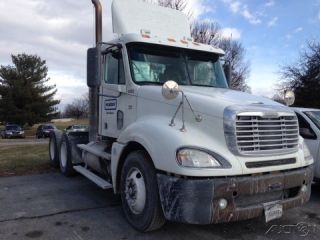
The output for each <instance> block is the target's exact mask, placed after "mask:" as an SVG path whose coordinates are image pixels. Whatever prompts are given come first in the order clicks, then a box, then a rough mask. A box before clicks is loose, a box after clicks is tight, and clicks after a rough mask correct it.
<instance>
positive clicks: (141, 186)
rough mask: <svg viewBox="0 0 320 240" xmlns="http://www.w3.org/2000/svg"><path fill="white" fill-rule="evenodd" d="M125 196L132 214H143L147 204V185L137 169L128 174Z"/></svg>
mask: <svg viewBox="0 0 320 240" xmlns="http://www.w3.org/2000/svg"><path fill="white" fill-rule="evenodd" d="M125 196H126V201H127V204H128V206H129V208H130V210H131V212H133V213H134V214H140V213H142V211H143V209H144V206H145V204H146V185H145V182H144V179H143V176H142V174H141V172H140V171H139V170H138V169H137V168H132V169H131V170H130V171H129V173H128V174H127V177H126V188H125Z"/></svg>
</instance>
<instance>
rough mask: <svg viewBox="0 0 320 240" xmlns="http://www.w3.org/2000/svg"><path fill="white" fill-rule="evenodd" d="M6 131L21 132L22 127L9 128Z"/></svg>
mask: <svg viewBox="0 0 320 240" xmlns="http://www.w3.org/2000/svg"><path fill="white" fill-rule="evenodd" d="M6 130H9V131H21V127H19V126H7V127H6Z"/></svg>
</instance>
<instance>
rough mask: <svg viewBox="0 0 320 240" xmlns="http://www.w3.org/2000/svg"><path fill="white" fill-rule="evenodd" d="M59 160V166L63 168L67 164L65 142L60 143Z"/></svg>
mask: <svg viewBox="0 0 320 240" xmlns="http://www.w3.org/2000/svg"><path fill="white" fill-rule="evenodd" d="M60 161H61V166H62V167H63V168H65V167H66V166H67V146H66V143H65V142H62V143H61V149H60Z"/></svg>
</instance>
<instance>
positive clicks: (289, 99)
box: [284, 91, 296, 106]
mask: <svg viewBox="0 0 320 240" xmlns="http://www.w3.org/2000/svg"><path fill="white" fill-rule="evenodd" d="M295 100H296V97H295V95H294V92H293V91H286V92H285V94H284V101H285V103H286V105H287V106H291V105H293V104H294V101H295Z"/></svg>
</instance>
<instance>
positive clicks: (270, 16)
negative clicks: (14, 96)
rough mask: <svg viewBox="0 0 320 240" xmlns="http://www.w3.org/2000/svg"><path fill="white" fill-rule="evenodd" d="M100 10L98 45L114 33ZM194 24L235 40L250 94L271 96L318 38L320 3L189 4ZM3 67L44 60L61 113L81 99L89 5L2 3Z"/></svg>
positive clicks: (224, 0)
mask: <svg viewBox="0 0 320 240" xmlns="http://www.w3.org/2000/svg"><path fill="white" fill-rule="evenodd" d="M101 2H102V5H103V40H104V41H108V40H110V39H112V38H114V37H115V35H114V34H113V33H112V30H111V29H112V23H111V11H110V5H111V0H101ZM188 7H189V9H190V10H192V12H193V17H194V18H195V19H196V20H200V21H201V20H202V21H215V22H218V23H219V25H220V26H221V28H222V32H223V35H224V36H226V37H230V36H231V35H232V38H233V39H237V40H238V41H240V42H241V43H242V44H243V46H244V48H245V49H246V60H247V61H249V62H250V70H251V71H250V77H249V80H248V84H249V86H250V87H251V89H252V92H253V94H256V95H262V96H268V97H272V96H273V94H274V93H275V88H276V84H277V83H279V80H280V78H279V69H280V66H281V65H285V64H292V63H294V62H295V61H296V60H297V59H298V56H299V53H300V52H301V51H303V50H304V49H305V46H306V42H307V41H312V40H317V41H319V40H320V0H304V1H301V0H189V6H188ZM0 13H1V14H0V65H10V64H12V63H11V54H18V53H27V54H37V55H39V56H40V57H41V58H42V59H45V60H46V61H47V65H48V68H49V77H50V79H51V80H50V82H49V83H50V84H56V86H57V89H58V93H57V96H56V98H58V99H60V100H61V104H60V109H61V110H63V108H64V106H65V105H66V104H68V103H70V102H72V101H73V99H75V98H77V97H81V96H82V95H84V94H86V93H87V91H88V89H87V87H86V51H87V48H89V47H92V46H94V41H95V39H94V9H93V6H92V4H91V1H90V0H27V1H26V0H10V1H6V0H0Z"/></svg>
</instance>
